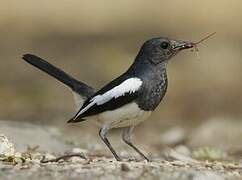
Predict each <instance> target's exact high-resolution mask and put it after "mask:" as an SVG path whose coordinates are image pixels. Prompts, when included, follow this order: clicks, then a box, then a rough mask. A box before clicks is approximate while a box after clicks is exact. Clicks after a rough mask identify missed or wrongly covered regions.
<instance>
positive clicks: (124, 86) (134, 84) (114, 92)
mask: <svg viewBox="0 0 242 180" xmlns="http://www.w3.org/2000/svg"><path fill="white" fill-rule="evenodd" d="M141 85H142V81H141V79H139V78H130V79H127V80H125V81H124V82H122V83H121V84H120V85H118V86H116V87H114V88H113V89H110V90H109V91H107V92H106V93H104V94H100V95H96V96H94V97H93V98H92V99H91V100H90V103H89V104H88V105H87V106H86V107H85V108H83V109H82V110H81V111H80V112H79V113H78V114H77V116H76V117H78V116H79V115H81V114H82V113H84V112H85V111H87V110H88V109H89V108H90V107H92V106H93V105H94V104H97V105H102V104H104V103H106V102H108V101H110V100H111V99H113V98H115V99H116V98H118V97H120V96H123V95H124V94H125V93H130V94H131V93H134V92H135V91H137V90H138V89H139V88H140V87H141Z"/></svg>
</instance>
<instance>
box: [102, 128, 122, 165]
mask: <svg viewBox="0 0 242 180" xmlns="http://www.w3.org/2000/svg"><path fill="white" fill-rule="evenodd" d="M108 130H109V128H107V127H102V128H101V129H100V131H99V136H100V137H101V139H102V140H103V142H104V143H105V144H106V145H107V147H108V148H109V150H110V151H111V152H112V154H113V155H114V157H115V159H116V160H117V161H121V158H120V157H119V156H118V155H117V153H116V152H115V150H114V149H113V147H112V145H111V144H110V142H109V140H108V139H107V133H108Z"/></svg>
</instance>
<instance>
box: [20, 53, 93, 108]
mask: <svg viewBox="0 0 242 180" xmlns="http://www.w3.org/2000/svg"><path fill="white" fill-rule="evenodd" d="M23 59H24V60H25V61H26V62H28V63H29V64H31V65H33V66H35V67H36V68H38V69H40V70H42V71H44V72H46V73H47V74H49V75H51V76H52V77H54V78H56V79H57V80H59V81H60V82H62V83H64V84H65V85H67V86H68V87H69V88H71V90H72V91H73V92H74V95H75V96H76V95H77V96H78V98H79V96H81V97H82V98H84V99H87V98H88V97H90V96H92V95H93V94H94V92H95V91H94V89H93V88H92V87H90V86H88V85H86V84H85V83H83V82H80V81H78V80H76V79H75V78H73V77H72V76H70V75H69V74H67V73H65V72H64V71H62V70H61V69H59V68H58V67H55V66H54V65H52V64H50V63H48V62H47V61H45V60H44V59H42V58H40V57H38V56H35V55H32V54H25V55H23ZM78 98H76V97H75V101H76V104H77V101H78V100H77V99H78Z"/></svg>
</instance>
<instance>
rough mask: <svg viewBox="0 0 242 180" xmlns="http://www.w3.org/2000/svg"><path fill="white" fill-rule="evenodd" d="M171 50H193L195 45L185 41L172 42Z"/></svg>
mask: <svg viewBox="0 0 242 180" xmlns="http://www.w3.org/2000/svg"><path fill="white" fill-rule="evenodd" d="M172 44H173V45H172V48H173V50H176V51H177V50H178V51H180V50H183V49H190V48H193V47H194V46H195V44H194V43H193V42H186V41H173V42H172Z"/></svg>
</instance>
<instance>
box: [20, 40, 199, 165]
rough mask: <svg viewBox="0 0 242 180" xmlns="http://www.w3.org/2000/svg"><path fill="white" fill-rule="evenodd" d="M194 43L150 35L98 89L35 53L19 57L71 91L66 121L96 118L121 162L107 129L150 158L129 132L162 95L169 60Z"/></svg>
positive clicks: (147, 115)
mask: <svg viewBox="0 0 242 180" xmlns="http://www.w3.org/2000/svg"><path fill="white" fill-rule="evenodd" d="M194 46H195V43H193V42H190V41H183V40H175V39H170V38H166V37H155V38H151V39H149V40H147V41H145V42H144V43H143V45H142V46H141V48H140V50H139V52H138V54H137V56H136V57H135V59H134V61H133V63H132V64H131V65H130V67H129V68H128V69H127V70H126V71H125V72H124V73H123V74H121V75H120V76H118V77H117V78H115V79H114V80H112V81H111V82H109V83H107V84H106V85H105V86H103V88H101V89H100V90H98V91H96V90H95V89H94V88H93V87H91V86H89V85H87V84H86V83H84V82H82V81H79V80H77V79H75V78H74V77H72V76H71V75H69V74H67V73H66V72H64V71H63V70H61V69H60V68H58V67H55V66H54V65H52V64H50V63H49V62H47V61H46V60H44V59H42V58H40V57H38V56H36V55H33V54H24V55H23V57H22V58H23V59H24V60H25V61H26V62H28V63H29V64H31V65H33V66H35V67H37V68H39V69H40V70H42V71H44V72H46V73H47V74H49V75H51V76H53V77H54V78H56V79H57V80H59V81H61V82H62V83H64V84H65V85H67V87H69V88H70V89H71V90H72V92H73V94H74V99H75V104H76V107H77V108H76V109H77V111H76V113H75V114H74V116H73V117H72V118H71V119H70V120H69V121H68V123H78V122H82V121H86V120H90V121H96V122H97V123H98V124H99V125H100V130H99V136H100V138H101V139H102V141H103V142H104V143H105V144H106V146H107V147H108V149H109V150H110V151H111V153H112V154H113V156H114V158H115V159H116V160H117V161H122V159H121V158H120V156H119V155H118V154H117V153H116V151H115V150H114V148H113V146H112V145H111V143H110V141H109V140H108V138H107V134H108V132H109V130H111V129H114V128H115V129H116V128H119V129H121V130H122V139H123V141H124V142H125V143H126V144H127V145H129V146H130V147H131V148H133V150H135V151H136V152H137V153H138V154H139V155H140V156H141V157H143V158H144V159H145V160H147V161H150V159H149V158H148V157H147V156H146V155H145V154H144V153H143V152H141V151H140V150H139V149H138V148H137V147H136V146H135V145H134V144H133V143H132V132H133V130H134V127H135V126H136V125H138V124H140V123H141V122H143V121H144V120H146V119H148V117H149V116H150V114H151V113H152V112H153V111H154V110H155V109H156V108H157V106H158V105H159V103H160V102H161V100H162V99H163V97H164V95H165V94H166V91H167V86H168V77H167V64H168V62H169V60H171V59H172V58H173V57H174V56H175V55H177V54H178V53H179V52H180V51H182V50H185V49H190V48H194Z"/></svg>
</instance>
